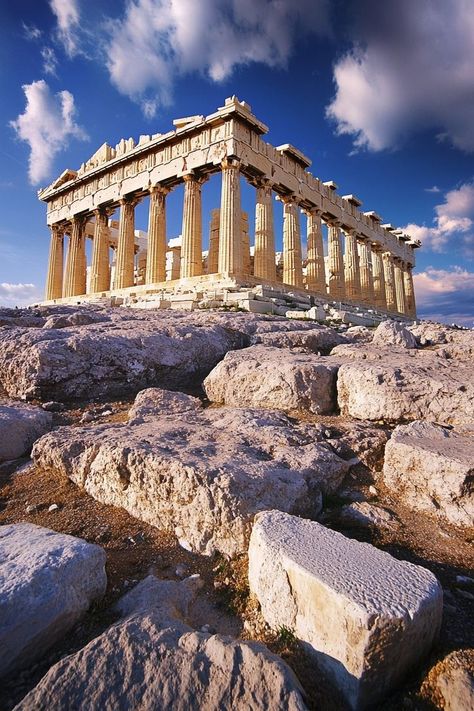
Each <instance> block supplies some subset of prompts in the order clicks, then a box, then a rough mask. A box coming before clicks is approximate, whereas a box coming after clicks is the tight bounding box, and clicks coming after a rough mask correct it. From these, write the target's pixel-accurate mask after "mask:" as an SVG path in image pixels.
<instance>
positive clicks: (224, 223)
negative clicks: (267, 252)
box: [219, 158, 242, 274]
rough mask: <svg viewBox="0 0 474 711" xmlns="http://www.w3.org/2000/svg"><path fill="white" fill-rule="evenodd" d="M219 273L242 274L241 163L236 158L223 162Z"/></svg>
mask: <svg viewBox="0 0 474 711" xmlns="http://www.w3.org/2000/svg"><path fill="white" fill-rule="evenodd" d="M219 272H220V273H221V274H241V273H242V208H241V206H240V162H239V161H238V160H236V159H234V158H226V159H225V160H224V161H222V192H221V214H220V222H219Z"/></svg>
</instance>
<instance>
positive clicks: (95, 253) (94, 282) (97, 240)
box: [89, 208, 110, 294]
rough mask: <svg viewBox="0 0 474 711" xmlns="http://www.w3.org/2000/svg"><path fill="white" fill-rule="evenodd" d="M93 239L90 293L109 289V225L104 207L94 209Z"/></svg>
mask: <svg viewBox="0 0 474 711" xmlns="http://www.w3.org/2000/svg"><path fill="white" fill-rule="evenodd" d="M94 216H95V224H94V241H93V244H92V262H91V278H90V286H89V290H90V292H91V293H92V294H95V293H97V292H101V291H108V290H109V289H110V262H109V225H108V221H107V220H108V218H107V212H106V210H104V209H100V208H99V209H98V210H94Z"/></svg>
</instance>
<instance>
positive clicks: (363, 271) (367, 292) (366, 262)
mask: <svg viewBox="0 0 474 711" xmlns="http://www.w3.org/2000/svg"><path fill="white" fill-rule="evenodd" d="M371 263H372V248H371V245H370V242H369V241H368V240H366V239H359V267H360V297H361V301H362V302H363V303H364V304H367V305H368V306H375V294H374V280H373V277H372V271H371Z"/></svg>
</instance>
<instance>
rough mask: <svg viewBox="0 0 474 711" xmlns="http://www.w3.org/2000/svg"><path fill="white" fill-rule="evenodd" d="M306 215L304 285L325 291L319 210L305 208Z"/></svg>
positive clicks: (311, 289) (311, 288)
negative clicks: (306, 253)
mask: <svg viewBox="0 0 474 711" xmlns="http://www.w3.org/2000/svg"><path fill="white" fill-rule="evenodd" d="M305 214H306V217H307V229H306V236H307V252H308V255H307V262H306V286H307V287H308V289H309V290H310V291H317V292H318V293H320V294H325V293H326V270H325V268H324V247H323V232H322V228H321V212H320V210H318V209H316V208H315V209H313V210H306V211H305Z"/></svg>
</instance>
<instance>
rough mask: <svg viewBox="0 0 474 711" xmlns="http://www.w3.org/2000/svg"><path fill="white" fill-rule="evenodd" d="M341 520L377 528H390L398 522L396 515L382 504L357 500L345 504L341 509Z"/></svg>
mask: <svg viewBox="0 0 474 711" xmlns="http://www.w3.org/2000/svg"><path fill="white" fill-rule="evenodd" d="M340 516H341V520H342V522H343V523H345V524H347V525H349V526H356V527H357V526H361V527H362V528H365V527H367V526H375V527H376V528H390V527H392V526H394V525H395V524H396V523H397V519H396V517H395V516H394V515H393V514H391V513H390V511H387V510H386V509H383V508H382V507H381V506H374V505H373V504H369V503H368V501H360V502H355V503H353V504H348V505H347V506H343V507H342V509H341V514H340Z"/></svg>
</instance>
